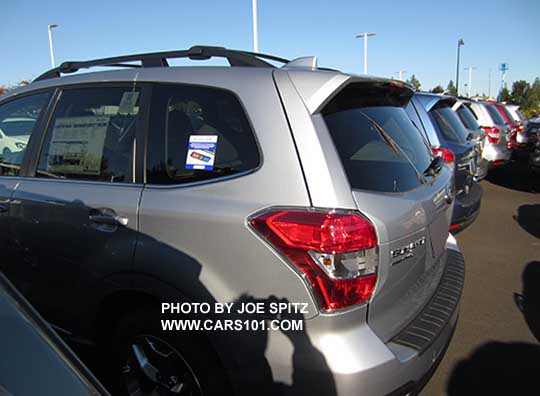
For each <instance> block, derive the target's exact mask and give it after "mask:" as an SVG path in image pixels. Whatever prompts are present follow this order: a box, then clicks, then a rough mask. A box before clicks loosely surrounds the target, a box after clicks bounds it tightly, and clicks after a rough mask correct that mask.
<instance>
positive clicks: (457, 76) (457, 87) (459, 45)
mask: <svg viewBox="0 0 540 396" xmlns="http://www.w3.org/2000/svg"><path fill="white" fill-rule="evenodd" d="M462 45H465V43H464V42H463V39H459V40H458V42H457V67H456V94H457V96H459V50H460V48H461V46H462Z"/></svg>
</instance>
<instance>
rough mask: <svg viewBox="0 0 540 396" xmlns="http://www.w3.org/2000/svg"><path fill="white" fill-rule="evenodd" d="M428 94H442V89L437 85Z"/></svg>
mask: <svg viewBox="0 0 540 396" xmlns="http://www.w3.org/2000/svg"><path fill="white" fill-rule="evenodd" d="M429 92H433V93H443V92H444V88H443V87H442V86H440V85H437V86H435V88H433V89H432V90H431V91H429Z"/></svg>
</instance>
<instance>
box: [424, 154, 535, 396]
mask: <svg viewBox="0 0 540 396" xmlns="http://www.w3.org/2000/svg"><path fill="white" fill-rule="evenodd" d="M481 186H482V187H483V189H484V196H483V199H482V206H481V211H480V215H479V216H478V218H477V220H476V221H475V222H474V223H473V224H472V225H471V226H470V227H469V228H467V229H466V230H464V231H462V232H461V233H460V234H458V235H457V236H456V238H457V239H458V242H459V245H460V247H461V249H462V251H463V254H464V256H465V268H466V276H465V286H464V290H463V295H462V300H461V312H460V317H459V321H458V325H457V327H456V331H455V334H454V338H453V340H452V342H451V344H450V346H449V348H448V351H447V353H446V355H445V357H444V359H443V360H442V362H441V364H440V366H439V368H438V370H437V372H436V373H435V375H434V376H433V378H432V379H431V381H430V382H429V383H428V384H427V386H426V388H425V389H424V391H423V392H422V396H443V395H449V396H458V395H459V396H461V395H489V396H494V395H520V396H522V395H540V343H539V342H540V176H533V175H532V174H531V173H530V171H529V170H528V169H527V165H526V163H525V162H523V161H521V162H515V163H512V164H510V165H508V166H507V167H506V168H503V169H501V170H498V171H496V172H492V173H490V174H489V175H488V178H487V179H486V180H484V181H482V182H481Z"/></svg>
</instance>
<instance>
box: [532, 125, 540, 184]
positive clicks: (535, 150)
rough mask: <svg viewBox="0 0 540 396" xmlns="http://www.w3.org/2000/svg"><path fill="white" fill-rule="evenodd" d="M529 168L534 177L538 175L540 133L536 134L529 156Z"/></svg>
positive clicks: (539, 172)
mask: <svg viewBox="0 0 540 396" xmlns="http://www.w3.org/2000/svg"><path fill="white" fill-rule="evenodd" d="M529 167H530V168H531V170H532V171H533V173H535V174H536V175H540V131H537V132H536V140H535V142H534V146H533V148H532V150H531V152H530V154H529Z"/></svg>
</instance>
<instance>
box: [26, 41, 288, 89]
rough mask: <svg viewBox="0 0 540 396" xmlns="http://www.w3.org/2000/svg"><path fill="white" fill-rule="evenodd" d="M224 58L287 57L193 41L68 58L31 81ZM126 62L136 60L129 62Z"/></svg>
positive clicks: (240, 61)
mask: <svg viewBox="0 0 540 396" xmlns="http://www.w3.org/2000/svg"><path fill="white" fill-rule="evenodd" d="M214 57H218V58H225V59H227V61H228V62H229V64H230V65H231V66H247V67H274V66H273V65H272V64H271V63H268V62H267V61H266V60H270V61H275V62H281V63H288V62H289V60H287V59H284V58H279V57H277V56H273V55H267V54H259V53H255V52H249V51H240V50H231V49H227V48H224V47H211V46H204V45H196V46H193V47H191V48H190V49H187V50H178V51H164V52H153V53H145V54H135V55H125V56H115V57H111V58H102V59H94V60H89V61H68V62H63V63H62V64H61V65H60V66H58V67H55V68H54V69H51V70H49V71H46V72H45V73H43V74H41V75H40V76H38V77H36V78H35V79H34V81H42V80H47V79H50V78H55V77H60V76H61V75H62V74H66V73H75V72H76V71H78V70H80V69H88V68H91V67H98V66H106V67H143V68H144V67H168V66H169V63H168V62H167V59H174V58H189V59H192V60H207V59H210V58H214ZM126 62H140V63H139V64H132V63H126Z"/></svg>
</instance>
